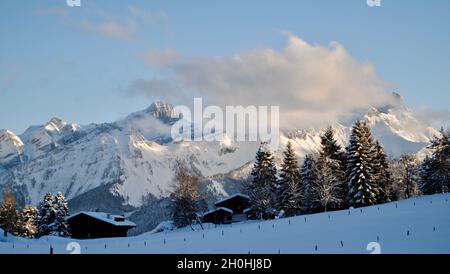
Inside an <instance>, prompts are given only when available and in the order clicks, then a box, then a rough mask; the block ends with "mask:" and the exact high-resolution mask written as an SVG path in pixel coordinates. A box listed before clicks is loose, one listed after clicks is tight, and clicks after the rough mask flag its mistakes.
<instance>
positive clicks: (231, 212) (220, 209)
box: [203, 207, 233, 216]
mask: <svg viewBox="0 0 450 274" xmlns="http://www.w3.org/2000/svg"><path fill="white" fill-rule="evenodd" d="M217 211H226V212H228V213H230V214H233V210H231V209H229V208H226V207H218V208H216V209H213V210H210V211H208V212H205V213H204V214H203V216H204V215H208V214H211V213H214V212H217Z"/></svg>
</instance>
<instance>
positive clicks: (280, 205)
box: [277, 141, 303, 216]
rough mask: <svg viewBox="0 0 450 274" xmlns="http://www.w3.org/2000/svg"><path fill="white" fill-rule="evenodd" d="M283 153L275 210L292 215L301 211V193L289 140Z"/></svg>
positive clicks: (296, 165)
mask: <svg viewBox="0 0 450 274" xmlns="http://www.w3.org/2000/svg"><path fill="white" fill-rule="evenodd" d="M283 154H284V158H283V163H282V165H281V172H280V179H279V180H278V188H277V191H278V192H277V193H278V194H277V210H278V211H282V212H284V216H294V215H297V214H299V213H300V211H301V208H302V196H303V195H302V193H301V191H302V187H301V182H300V171H299V166H298V161H297V157H296V156H295V152H294V150H293V148H292V143H291V142H290V141H289V142H288V144H287V146H286V150H285V151H284V153H283Z"/></svg>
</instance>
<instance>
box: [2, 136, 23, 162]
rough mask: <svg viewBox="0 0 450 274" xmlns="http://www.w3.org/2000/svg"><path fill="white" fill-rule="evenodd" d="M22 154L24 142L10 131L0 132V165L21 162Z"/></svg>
mask: <svg viewBox="0 0 450 274" xmlns="http://www.w3.org/2000/svg"><path fill="white" fill-rule="evenodd" d="M22 153H23V143H22V140H20V138H19V137H17V136H16V135H15V134H14V133H12V132H11V131H9V130H0V165H1V164H8V163H10V162H11V161H20V158H21V156H22Z"/></svg>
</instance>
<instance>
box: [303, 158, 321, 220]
mask: <svg viewBox="0 0 450 274" xmlns="http://www.w3.org/2000/svg"><path fill="white" fill-rule="evenodd" d="M316 175H317V172H316V160H315V158H314V156H313V155H312V154H308V155H306V157H305V160H304V161H303V164H302V167H301V169H300V180H301V182H302V185H303V205H304V207H305V209H306V210H307V211H309V212H315V211H317V210H318V208H319V205H318V204H317V202H316V201H317V195H316V192H315V190H316V189H315V187H314V186H315V184H316Z"/></svg>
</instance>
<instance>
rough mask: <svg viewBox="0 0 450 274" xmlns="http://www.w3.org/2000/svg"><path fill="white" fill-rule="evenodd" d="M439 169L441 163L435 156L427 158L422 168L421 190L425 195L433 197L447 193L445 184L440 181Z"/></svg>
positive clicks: (420, 171) (420, 173)
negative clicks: (432, 195)
mask: <svg viewBox="0 0 450 274" xmlns="http://www.w3.org/2000/svg"><path fill="white" fill-rule="evenodd" d="M438 169H439V163H438V161H436V159H435V157H434V156H426V157H425V159H424V160H423V161H422V164H421V166H420V170H419V175H420V183H419V184H420V190H421V191H422V193H423V194H426V195H431V194H436V193H440V192H445V188H443V186H444V184H442V182H441V181H439V180H438V178H437V176H436V173H437V170H438Z"/></svg>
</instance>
